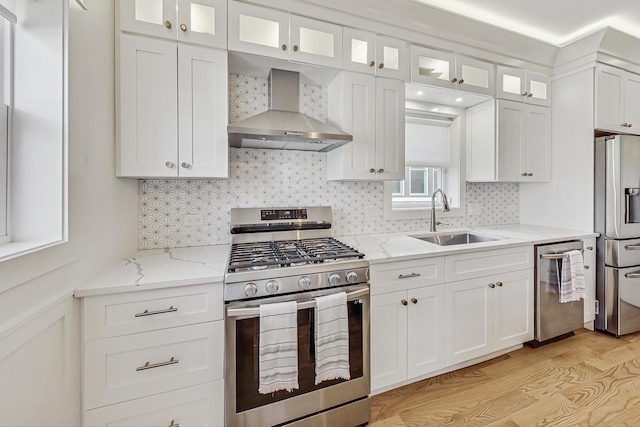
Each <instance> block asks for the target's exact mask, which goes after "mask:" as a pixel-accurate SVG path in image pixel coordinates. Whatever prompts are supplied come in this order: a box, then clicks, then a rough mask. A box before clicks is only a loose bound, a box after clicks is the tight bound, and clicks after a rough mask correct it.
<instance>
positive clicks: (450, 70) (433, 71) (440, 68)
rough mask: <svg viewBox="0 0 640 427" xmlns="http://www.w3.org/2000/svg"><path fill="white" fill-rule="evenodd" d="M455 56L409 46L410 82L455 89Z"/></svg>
mask: <svg viewBox="0 0 640 427" xmlns="http://www.w3.org/2000/svg"><path fill="white" fill-rule="evenodd" d="M455 64H456V63H455V56H454V55H453V54H452V53H447V52H440V51H438V50H433V49H427V48H425V47H420V46H411V82H413V83H422V84H426V85H432V86H440V87H446V88H450V89H454V88H456V82H457V81H458V79H457V78H456V75H455V74H456V69H455Z"/></svg>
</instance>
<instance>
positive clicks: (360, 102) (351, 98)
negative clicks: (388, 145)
mask: <svg viewBox="0 0 640 427" xmlns="http://www.w3.org/2000/svg"><path fill="white" fill-rule="evenodd" d="M334 85H337V86H334ZM332 97H335V98H336V99H338V100H339V101H338V102H337V103H336V105H335V108H334V107H333V106H332V107H331V108H329V112H328V117H329V122H330V123H333V124H336V125H337V126H338V127H339V128H341V129H342V130H344V131H345V132H347V133H349V134H351V135H353V141H352V142H350V143H348V144H346V145H344V146H342V147H339V148H337V149H336V150H332V151H330V152H329V153H327V178H328V179H329V180H373V179H375V176H376V169H375V167H376V78H375V77H374V76H368V75H364V74H359V73H348V72H342V73H341V74H340V75H339V76H338V77H337V78H336V80H335V81H334V83H332V85H331V86H330V87H329V98H330V99H331V98H332Z"/></svg>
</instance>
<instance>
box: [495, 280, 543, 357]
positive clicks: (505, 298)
mask: <svg viewBox="0 0 640 427" xmlns="http://www.w3.org/2000/svg"><path fill="white" fill-rule="evenodd" d="M495 280H496V281H495V284H496V287H495V288H493V289H491V293H492V294H493V301H494V305H493V307H494V310H495V311H494V313H493V331H494V332H493V337H494V340H495V341H494V345H493V350H492V351H498V350H502V349H503V348H507V347H512V346H514V345H518V344H522V343H525V342H527V341H531V340H532V339H533V270H532V269H531V270H521V271H515V272H512V273H502V274H499V275H496V277H495Z"/></svg>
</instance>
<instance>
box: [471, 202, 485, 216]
mask: <svg viewBox="0 0 640 427" xmlns="http://www.w3.org/2000/svg"><path fill="white" fill-rule="evenodd" d="M467 207H468V208H469V215H482V203H469V204H468V205H467Z"/></svg>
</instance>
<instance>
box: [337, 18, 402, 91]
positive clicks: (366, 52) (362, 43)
mask: <svg viewBox="0 0 640 427" xmlns="http://www.w3.org/2000/svg"><path fill="white" fill-rule="evenodd" d="M342 51H343V60H342V68H343V69H344V70H349V71H357V72H358V73H365V74H371V75H377V76H380V77H388V78H392V79H398V80H402V81H405V82H408V81H409V77H410V73H409V45H408V44H407V42H405V41H404V40H399V39H394V38H392V37H387V36H382V35H378V34H375V33H370V32H368V31H364V30H356V29H353V28H346V27H345V28H344V29H343V48H342Z"/></svg>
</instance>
